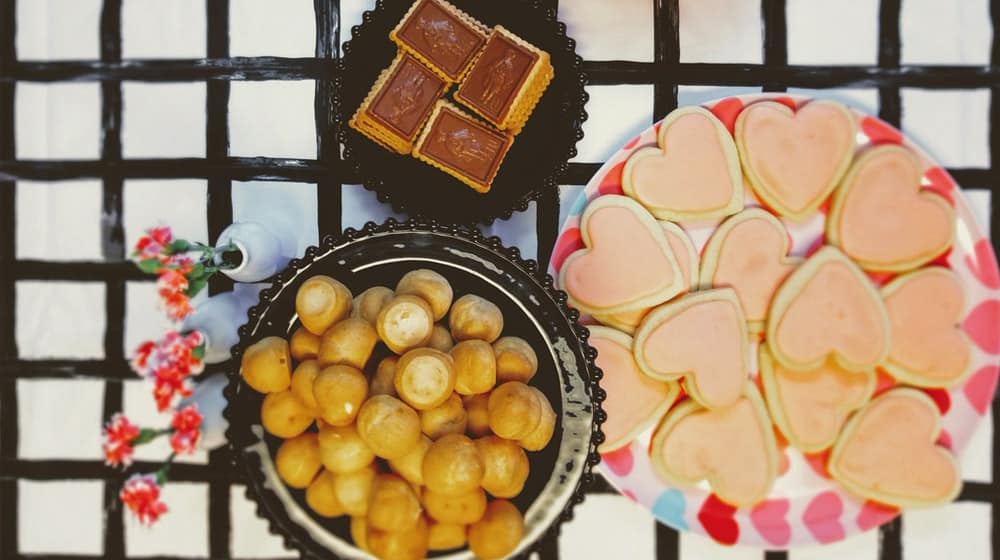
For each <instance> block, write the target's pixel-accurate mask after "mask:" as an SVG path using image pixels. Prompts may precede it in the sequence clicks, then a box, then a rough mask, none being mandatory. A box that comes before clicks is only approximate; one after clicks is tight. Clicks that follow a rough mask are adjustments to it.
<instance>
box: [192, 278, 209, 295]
mask: <svg viewBox="0 0 1000 560" xmlns="http://www.w3.org/2000/svg"><path fill="white" fill-rule="evenodd" d="M208 278H209V276H208V275H202V276H198V277H195V278H192V277H188V289H187V295H188V297H194V296H196V295H198V292H200V291H202V290H204V289H205V286H208Z"/></svg>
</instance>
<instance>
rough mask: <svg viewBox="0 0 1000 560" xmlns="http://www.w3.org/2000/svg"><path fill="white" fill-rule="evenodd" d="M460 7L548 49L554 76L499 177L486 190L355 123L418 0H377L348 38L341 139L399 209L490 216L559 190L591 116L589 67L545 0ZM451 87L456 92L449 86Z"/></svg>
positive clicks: (474, 218) (382, 196)
mask: <svg viewBox="0 0 1000 560" xmlns="http://www.w3.org/2000/svg"><path fill="white" fill-rule="evenodd" d="M452 3H453V4H455V5H456V6H457V7H458V8H460V9H462V10H464V11H466V12H467V13H469V14H470V15H472V17H474V18H476V19H478V20H479V21H481V22H483V23H484V24H486V25H487V26H490V27H492V26H494V25H502V26H504V27H505V28H507V29H509V30H511V31H512V32H514V33H515V34H517V35H518V36H520V37H521V38H523V39H524V40H526V41H528V42H529V43H531V44H533V45H535V46H536V47H538V48H539V49H542V50H544V51H546V52H548V53H549V56H550V57H551V60H552V67H553V68H554V70H555V77H554V78H553V79H552V82H551V83H550V84H549V87H548V89H546V90H545V94H544V95H542V98H541V100H540V101H539V102H538V105H537V106H536V107H535V110H534V111H533V112H532V113H531V118H530V119H529V120H528V123H527V125H526V126H525V127H524V130H522V131H521V133H520V134H518V135H517V136H516V137H515V138H514V144H513V145H512V146H511V148H510V151H509V152H508V153H507V157H506V158H505V159H504V161H503V164H502V165H501V166H500V170H499V172H498V173H497V176H496V179H495V180H494V181H493V187H492V188H491V189H490V191H489V192H488V193H485V194H480V193H478V192H476V191H474V190H472V189H471V188H470V187H469V186H467V185H465V184H464V183H462V182H461V181H459V180H458V179H455V178H453V177H452V176H451V175H448V174H446V173H444V172H443V171H440V170H438V169H436V168H434V167H432V166H430V165H428V164H426V163H424V162H422V161H420V160H418V159H416V158H414V157H411V156H409V155H400V154H397V153H395V152H391V151H389V150H387V149H385V148H383V147H381V146H379V145H378V144H376V143H375V142H373V141H372V140H370V139H368V138H367V137H365V136H363V135H362V134H360V133H359V132H357V131H355V130H354V129H352V128H350V127H349V126H347V124H346V123H347V120H348V119H350V117H351V115H353V114H354V112H355V111H356V110H357V108H358V107H359V106H360V105H361V103H362V101H363V100H364V98H365V96H366V95H367V94H368V91H369V90H370V89H371V87H372V84H374V83H375V80H376V78H378V75H379V73H380V72H381V71H382V70H383V69H384V68H386V67H388V66H389V63H390V62H392V59H393V58H394V57H395V56H396V44H395V43H393V42H392V41H390V40H389V32H390V31H391V30H392V29H393V28H394V27H396V25H397V24H398V23H399V21H400V20H401V19H402V18H403V15H404V14H405V13H406V10H407V9H409V7H410V6H411V5H412V4H413V2H412V1H411V0H401V1H396V0H379V1H378V2H377V4H376V6H375V10H373V11H370V12H365V14H364V17H363V21H364V23H363V24H362V25H360V26H355V27H354V28H353V29H352V30H351V40H350V41H348V42H347V43H345V44H344V59H343V62H342V64H343V66H342V68H343V72H342V75H343V76H344V79H343V80H342V83H340V84H339V88H340V89H339V92H340V94H339V96H340V106H339V108H338V110H339V112H340V116H339V117H340V118H339V120H340V122H342V123H343V125H342V126H341V140H342V141H343V142H344V159H345V160H346V162H347V163H348V165H350V166H351V168H352V169H353V170H354V172H355V174H356V175H357V176H358V177H359V179H360V180H361V182H363V183H364V185H365V187H366V188H368V189H370V190H374V191H376V192H377V193H378V198H379V200H380V201H382V202H389V203H391V204H392V208H393V210H395V211H396V212H400V213H407V214H410V215H413V216H425V217H429V218H435V219H439V220H441V221H447V222H452V223H460V224H464V223H472V222H483V223H492V222H493V220H495V219H497V218H501V219H504V218H509V217H510V216H511V214H512V213H513V212H514V211H519V210H525V209H526V208H527V207H528V203H529V202H531V201H532V200H535V199H537V198H538V197H539V196H541V194H542V193H543V192H551V193H555V192H556V191H557V189H558V182H557V180H558V177H560V176H561V175H562V174H563V173H564V172H565V171H566V166H567V161H568V160H569V159H570V158H572V157H573V156H575V155H576V143H577V141H578V140H580V139H581V138H583V130H582V129H581V128H580V127H581V125H582V124H583V121H585V120H586V119H587V113H586V112H585V111H584V105H585V104H586V102H587V94H586V92H585V91H584V89H583V85H584V83H585V81H586V77H585V76H584V74H583V71H582V70H581V65H582V63H583V61H582V59H581V58H580V57H579V56H577V55H576V51H575V45H576V42H575V41H573V39H570V38H568V37H566V26H565V25H563V24H562V23H559V22H558V21H556V19H555V12H554V11H553V10H545V9H542V8H541V7H540V6H539V2H538V1H537V0H533V1H528V0H510V1H506V2H482V1H474V0H452ZM446 97H448V98H450V94H447V95H446Z"/></svg>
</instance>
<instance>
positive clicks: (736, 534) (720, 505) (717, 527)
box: [698, 494, 740, 544]
mask: <svg viewBox="0 0 1000 560" xmlns="http://www.w3.org/2000/svg"><path fill="white" fill-rule="evenodd" d="M735 514H736V506H731V505H729V504H727V503H726V502H723V501H722V500H720V499H719V498H718V496H716V495H715V494H709V496H708V498H706V499H705V501H704V503H702V504H701V509H699V510H698V521H700V522H701V526H702V527H704V528H705V532H707V533H708V535H709V536H710V537H712V538H713V539H715V540H716V541H717V542H720V543H722V544H736V541H737V540H739V538H740V525H739V523H737V522H736V520H735V519H733V515H735Z"/></svg>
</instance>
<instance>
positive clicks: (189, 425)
mask: <svg viewBox="0 0 1000 560" xmlns="http://www.w3.org/2000/svg"><path fill="white" fill-rule="evenodd" d="M202 419H203V418H202V415H201V414H200V413H199V412H198V405H197V404H190V405H188V406H185V407H184V408H182V409H180V410H178V411H177V412H176V413H174V417H173V419H172V420H170V425H171V426H173V428H174V433H173V435H171V436H170V447H172V448H173V449H174V451H175V452H177V453H194V449H195V446H197V445H198V438H199V437H200V436H201V421H202Z"/></svg>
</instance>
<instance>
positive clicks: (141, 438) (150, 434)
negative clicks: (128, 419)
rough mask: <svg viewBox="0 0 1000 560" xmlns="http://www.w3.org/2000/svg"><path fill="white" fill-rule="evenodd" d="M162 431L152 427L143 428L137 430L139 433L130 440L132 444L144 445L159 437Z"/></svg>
mask: <svg viewBox="0 0 1000 560" xmlns="http://www.w3.org/2000/svg"><path fill="white" fill-rule="evenodd" d="M162 433H163V432H161V431H160V430H154V429H153V428H143V429H141V430H139V435H138V436H136V437H135V439H133V440H132V445H144V444H147V443H149V442H151V441H153V440H154V439H156V438H158V437H160V435H162Z"/></svg>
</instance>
